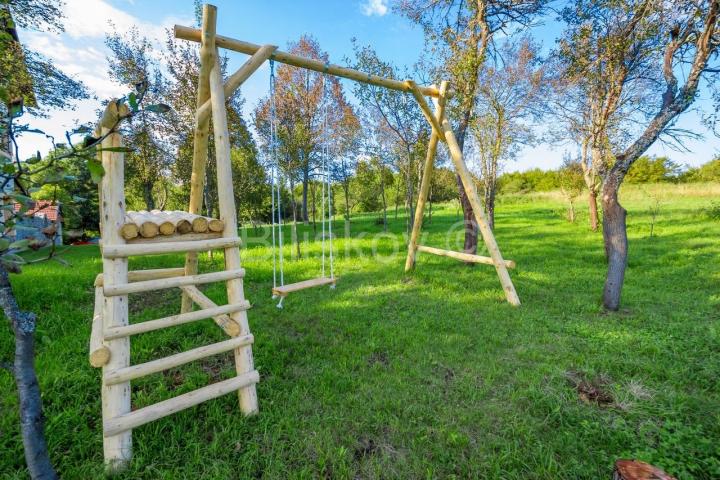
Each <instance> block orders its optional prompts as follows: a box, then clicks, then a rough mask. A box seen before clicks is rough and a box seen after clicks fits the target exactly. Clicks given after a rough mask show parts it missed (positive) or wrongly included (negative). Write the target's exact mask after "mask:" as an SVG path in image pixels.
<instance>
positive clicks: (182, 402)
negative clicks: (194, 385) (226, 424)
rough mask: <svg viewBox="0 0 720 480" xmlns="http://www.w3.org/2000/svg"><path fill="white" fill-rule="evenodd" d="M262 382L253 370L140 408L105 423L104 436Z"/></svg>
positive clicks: (109, 435) (124, 430)
mask: <svg viewBox="0 0 720 480" xmlns="http://www.w3.org/2000/svg"><path fill="white" fill-rule="evenodd" d="M259 381H260V374H259V373H258V371H257V370H253V371H250V372H247V373H244V374H242V375H238V376H237V377H233V378H230V379H228V380H224V381H222V382H217V383H213V384H212V385H208V386H207V387H202V388H199V389H197V390H194V391H192V392H188V393H184V394H182V395H179V396H177V397H175V398H171V399H169V400H164V401H162V402H158V403H156V404H154V405H150V406H149V407H144V408H140V409H138V410H135V411H134V412H131V413H126V414H124V415H121V416H119V417H115V418H111V419H109V420H105V421H104V422H103V435H104V436H105V437H106V438H107V437H111V436H113V435H117V434H119V433H122V432H126V431H128V430H131V429H133V428H135V427H139V426H140V425H145V424H146V423H149V422H152V421H153V420H157V419H159V418H163V417H166V416H168V415H172V414H173V413H176V412H179V411H182V410H185V409H186V408H190V407H193V406H195V405H198V404H200V403H202V402H206V401H208V400H212V399H213V398H217V397H221V396H223V395H225V394H228V393H230V392H234V391H236V390H240V389H244V388H246V387H248V386H250V385H254V384H256V383H258V382H259Z"/></svg>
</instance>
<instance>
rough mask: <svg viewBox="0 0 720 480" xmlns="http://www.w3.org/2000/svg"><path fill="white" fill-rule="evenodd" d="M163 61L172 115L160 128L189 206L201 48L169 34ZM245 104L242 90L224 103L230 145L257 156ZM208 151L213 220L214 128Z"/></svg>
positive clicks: (207, 188)
mask: <svg viewBox="0 0 720 480" xmlns="http://www.w3.org/2000/svg"><path fill="white" fill-rule="evenodd" d="M198 5H199V4H198ZM196 6H197V5H196ZM162 58H163V65H164V66H165V67H166V69H167V74H166V81H167V87H166V95H165V100H166V102H167V104H168V105H169V106H170V107H171V111H170V112H169V115H168V116H167V117H166V121H165V122H162V123H161V124H159V125H158V128H160V129H161V130H160V131H161V133H162V135H163V136H164V137H165V138H166V139H167V142H168V143H169V145H170V147H169V148H170V149H171V150H172V151H173V154H174V161H173V162H172V165H171V167H170V175H171V177H172V179H173V181H174V183H175V184H177V185H179V187H180V188H179V190H180V197H181V198H180V199H179V200H180V202H181V203H182V205H185V206H187V205H188V202H189V200H190V178H191V174H192V157H193V135H194V130H193V129H194V125H195V112H196V110H197V106H196V101H197V100H196V99H197V85H198V75H199V67H200V57H199V44H198V43H195V42H184V41H178V40H176V39H175V37H174V36H173V35H172V34H171V32H168V37H167V40H166V42H165V49H164V51H163V54H162ZM226 69H227V58H226V57H222V58H221V70H222V72H223V74H224V73H225V71H226ZM243 102H244V101H243V98H242V96H241V95H240V93H239V90H236V91H235V93H234V94H233V95H232V96H231V97H229V98H226V99H225V110H226V111H227V119H228V133H229V135H230V144H231V146H232V147H233V148H237V149H240V150H242V151H245V152H251V151H252V152H255V153H254V154H255V155H257V146H256V145H255V141H254V140H253V137H252V135H251V134H250V132H249V130H248V128H247V124H246V123H245V121H244V120H243V118H242V113H241V112H242V107H243ZM208 149H209V154H208V160H207V167H206V179H205V192H204V198H205V201H204V203H205V208H206V210H207V214H208V215H209V216H213V212H217V209H218V203H217V195H216V192H217V180H216V179H217V176H216V174H215V172H216V167H215V154H214V151H215V137H214V135H213V133H212V125H210V131H209V133H208ZM256 160H257V159H256ZM256 160H255V161H256ZM185 208H186V207H185Z"/></svg>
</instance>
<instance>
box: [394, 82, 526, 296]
mask: <svg viewBox="0 0 720 480" xmlns="http://www.w3.org/2000/svg"><path fill="white" fill-rule="evenodd" d="M406 83H407V84H408V86H409V87H410V88H411V89H412V94H413V96H414V97H415V99H416V100H417V102H418V104H419V105H420V109H421V110H422V112H423V115H424V116H425V118H426V119H427V121H428V123H429V124H430V126H431V127H432V133H431V134H430V142H429V144H428V149H427V155H426V157H425V164H424V166H423V175H422V181H421V184H420V192H419V194H418V201H417V206H416V207H415V221H414V222H413V229H412V232H411V234H410V241H409V242H408V253H407V258H406V260H405V271H406V272H407V271H410V270H412V269H413V268H414V266H415V260H416V257H417V252H418V251H423V252H426V253H432V254H435V255H441V256H446V257H452V258H456V259H458V260H461V261H465V262H473V263H486V264H487V263H489V264H492V265H494V266H495V270H496V271H497V275H498V278H499V279H500V284H501V285H502V287H503V290H504V291H505V298H506V299H507V301H508V302H509V303H510V304H511V305H514V306H519V305H520V298H519V297H518V295H517V292H516V291H515V286H514V285H513V283H512V280H511V279H510V274H509V273H508V270H507V269H508V267H514V266H515V262H512V261H506V260H504V259H503V257H502V254H501V253H500V248H499V247H498V245H497V242H496V241H495V236H494V235H493V232H492V229H490V226H489V225H488V223H487V220H486V219H485V212H484V209H483V206H482V203H481V201H480V196H479V195H478V193H477V188H476V187H475V183H474V182H473V179H472V175H471V174H470V171H469V170H468V168H467V165H466V163H465V160H464V159H463V154H462V150H461V149H460V146H459V145H458V143H457V140H456V139H455V134H454V133H453V131H452V128H451V127H450V122H449V120H448V118H447V116H446V115H445V103H446V101H447V91H448V83H447V82H442V83H441V84H440V89H439V95H438V97H437V98H434V99H433V103H434V104H435V111H434V112H433V111H432V110H431V109H430V106H429V105H428V104H427V102H426V101H425V97H424V96H423V93H422V92H421V91H420V89H419V88H418V87H417V85H415V83H414V82H411V81H407V82H406ZM441 140H442V141H444V142H445V143H446V144H447V147H448V151H449V153H450V158H451V159H452V162H453V165H454V166H455V171H456V172H457V174H458V175H459V176H460V180H461V181H462V185H463V188H464V189H465V193H466V194H467V197H468V199H469V200H470V205H471V206H472V209H473V213H474V215H475V221H476V222H477V224H478V226H479V227H480V233H481V234H482V238H483V241H484V242H485V246H486V247H487V249H488V252H490V258H488V257H483V256H481V255H474V254H470V253H465V252H454V251H451V250H441V249H439V248H434V247H428V246H425V245H419V244H418V239H419V237H420V231H421V229H422V222H423V216H424V210H425V203H426V202H427V198H428V194H429V192H430V184H431V182H432V174H433V166H434V163H435V156H436V153H437V146H438V142H439V141H441Z"/></svg>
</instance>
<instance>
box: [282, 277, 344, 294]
mask: <svg viewBox="0 0 720 480" xmlns="http://www.w3.org/2000/svg"><path fill="white" fill-rule="evenodd" d="M337 279H338V277H335V278H329V277H317V278H311V279H309V280H303V281H302V282H296V283H288V284H287V285H282V286H280V287H275V288H273V289H272V293H273V295H277V296H279V297H287V296H288V295H289V294H291V293H292V292H297V291H300V290H305V289H306V288H313V287H319V286H322V285H335V282H337Z"/></svg>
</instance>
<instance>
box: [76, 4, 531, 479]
mask: <svg viewBox="0 0 720 480" xmlns="http://www.w3.org/2000/svg"><path fill="white" fill-rule="evenodd" d="M216 19H217V8H216V7H214V6H212V5H204V6H203V18H202V28H201V29H194V28H189V27H183V26H177V25H176V26H175V37H176V38H179V39H184V40H189V41H194V42H198V43H200V72H199V79H198V96H197V113H196V117H195V126H194V146H193V167H192V176H191V189H190V204H189V207H188V211H187V212H167V213H162V212H126V211H125V192H124V185H125V178H124V154H123V152H122V150H121V149H119V148H118V147H121V146H122V137H121V135H120V133H119V132H118V131H116V130H113V128H114V127H115V125H117V120H118V118H119V117H121V116H123V115H124V114H125V113H127V112H124V111H122V109H123V108H124V107H118V104H117V103H116V102H111V103H110V104H109V105H108V107H107V109H106V110H105V112H104V114H103V117H102V119H101V120H100V122H99V124H98V127H97V129H96V134H97V135H107V136H106V137H105V139H104V140H103V142H102V149H101V151H100V152H99V153H98V156H99V157H100V159H101V161H102V165H103V167H104V169H105V175H104V176H103V178H102V181H101V184H100V231H101V237H102V242H101V252H102V266H103V272H102V273H101V274H99V275H98V277H97V278H96V281H95V312H94V316H93V321H92V331H91V336H90V355H89V356H90V363H91V365H93V366H94V367H102V382H101V383H102V386H101V391H102V418H103V448H104V457H105V462H106V464H107V465H108V467H109V468H110V469H121V468H123V467H124V466H125V465H126V464H127V463H128V462H129V460H130V459H131V457H132V429H134V428H136V427H139V426H141V425H144V424H146V423H149V422H151V421H153V420H157V419H159V418H162V417H165V416H167V415H170V414H172V413H175V412H179V411H181V410H184V409H186V408H189V407H191V406H194V405H198V404H199V403H202V402H204V401H207V400H210V399H213V398H217V397H219V396H222V395H225V394H227V393H230V392H233V391H237V392H238V396H239V403H240V410H241V411H242V412H243V413H244V414H245V415H253V414H256V413H257V412H258V402H257V394H256V390H255V384H256V383H258V381H259V374H258V372H257V370H255V367H254V363H253V355H252V343H253V336H252V335H251V333H250V329H249V325H248V319H247V311H248V310H249V309H250V308H251V306H250V304H249V303H248V302H247V300H246V299H245V296H244V290H243V278H244V277H245V270H244V269H243V268H242V267H241V263H240V252H239V249H238V247H239V246H240V244H241V241H240V238H238V228H237V214H236V209H235V200H234V195H233V183H232V169H231V164H230V142H229V136H228V127H227V113H226V111H225V99H226V98H228V97H229V96H231V95H232V94H233V92H234V91H235V90H236V89H237V88H238V87H239V86H240V85H241V84H242V83H243V82H244V81H245V80H247V79H248V78H249V77H250V76H251V75H252V74H253V73H254V72H255V71H256V70H257V69H258V68H259V67H260V66H261V65H262V64H263V63H264V62H265V61H267V60H270V59H271V60H274V61H275V62H280V63H284V64H287V65H291V66H295V67H300V68H306V69H309V70H313V71H317V72H323V73H326V74H330V75H335V76H338V77H343V78H347V79H350V80H355V81H358V82H364V83H368V84H371V85H376V86H380V87H384V88H389V89H393V90H398V91H402V92H408V93H411V94H412V95H413V96H414V97H415V98H416V99H417V101H418V103H419V105H420V108H421V109H422V111H423V114H424V115H425V117H426V118H427V120H428V122H429V123H430V125H431V126H432V136H431V138H430V144H429V148H428V153H427V158H426V161H425V166H424V174H423V178H422V186H421V189H420V198H419V200H418V205H417V210H416V212H415V224H414V228H413V232H412V236H411V238H410V243H409V245H408V256H407V262H406V270H409V269H411V268H412V267H413V265H414V263H415V256H416V252H417V251H424V252H427V253H435V254H439V255H445V256H450V257H453V258H457V259H459V260H463V261H466V262H467V261H470V262H476V263H488V264H492V265H494V266H495V268H496V270H497V273H498V276H499V277H500V282H501V284H502V286H503V288H504V290H505V295H506V297H507V300H508V301H509V302H510V303H511V304H513V305H519V303H520V302H519V299H518V297H517V294H516V292H515V288H514V287H513V284H512V282H511V280H510V276H509V274H508V272H507V267H508V266H512V265H513V264H512V262H507V261H505V260H503V258H502V256H501V254H500V250H499V249H498V246H497V244H496V242H495V239H494V237H493V235H492V231H491V230H490V229H489V228H488V226H487V223H486V221H485V217H484V214H483V209H482V205H481V203H480V199H479V197H478V194H477V191H476V189H475V185H474V184H473V181H472V177H471V176H470V172H469V171H468V169H467V167H466V165H465V162H464V160H463V157H462V152H461V151H460V149H459V148H458V145H457V142H456V140H455V136H454V134H453V132H452V130H451V128H450V123H449V122H448V120H447V117H446V116H445V112H444V109H445V103H446V99H447V95H448V84H447V82H443V83H442V84H441V85H440V87H439V88H436V87H435V86H430V87H421V86H418V85H416V84H415V83H414V82H413V81H411V80H407V81H404V82H403V81H398V80H392V79H387V78H381V77H378V76H375V75H369V74H366V73H363V72H360V71H357V70H353V69H349V68H344V67H340V66H337V65H331V64H326V63H323V62H321V61H318V60H313V59H308V58H303V57H300V56H297V55H292V54H290V53H285V52H282V51H279V50H278V49H277V47H276V46H273V45H264V46H259V45H255V44H252V43H247V42H243V41H240V40H235V39H232V38H228V37H223V36H219V35H216V33H215V30H216ZM219 48H225V49H227V50H232V51H237V52H241V53H244V54H248V55H251V57H250V58H249V59H248V60H247V62H245V64H243V65H242V66H241V67H240V68H239V69H238V70H237V71H236V72H234V73H233V74H232V75H230V76H229V77H228V78H227V80H225V82H224V83H223V78H222V73H221V68H220V61H219V58H220V57H219V53H218V49H219ZM425 96H429V97H432V98H433V100H434V102H435V111H434V112H433V111H432V110H431V109H430V107H429V105H428V104H427V102H426V100H425ZM211 116H212V121H213V132H214V139H215V154H216V164H217V191H218V205H219V213H220V215H219V216H220V218H218V219H212V218H207V217H203V216H202V215H201V213H200V212H201V209H202V203H203V190H204V187H205V185H204V183H205V171H206V164H207V156H208V134H209V122H210V118H211ZM440 140H443V141H445V142H446V143H447V145H448V148H449V151H450V155H451V157H452V160H453V163H454V165H455V168H456V170H457V172H458V174H459V175H460V177H461V179H462V182H463V186H464V187H465V191H466V193H467V195H468V197H469V198H470V201H471V204H472V206H473V210H474V212H475V218H476V220H477V222H478V225H479V226H480V229H481V232H482V236H483V239H484V241H485V244H486V246H487V248H488V250H489V252H490V255H491V257H489V258H488V257H481V256H477V255H469V254H466V253H460V252H451V251H447V250H439V249H435V248H432V247H426V246H422V245H418V244H417V240H418V237H419V233H420V228H421V225H422V218H423V208H424V204H425V201H426V199H427V195H428V191H429V186H430V178H431V174H432V170H433V162H434V159H435V152H436V149H437V144H438V142H439V141H440ZM210 225H213V227H212V228H211V227H210ZM209 250H222V251H223V253H224V258H225V262H224V269H223V270H221V271H218V272H211V273H201V274H199V273H198V257H197V254H198V252H204V251H209ZM171 253H185V254H186V260H185V266H184V268H182V267H180V268H162V269H153V270H136V271H129V269H128V258H129V257H135V256H145V255H159V254H171ZM213 282H225V283H226V290H227V299H228V303H227V305H217V304H216V303H215V302H213V301H212V300H211V299H210V298H208V297H207V296H205V295H204V294H203V293H202V292H201V291H200V290H199V289H198V288H197V286H198V285H203V284H208V283H213ZM316 283H317V282H315V281H314V279H311V280H309V281H305V282H300V283H299V284H289V285H284V286H283V287H284V289H283V290H280V291H277V292H276V294H279V295H287V294H288V293H290V292H291V291H297V290H299V289H302V288H309V287H312V286H316ZM320 283H322V284H327V282H324V281H323V282H320ZM170 288H179V289H180V290H181V292H182V307H181V311H180V313H179V314H176V315H172V316H168V317H164V318H160V319H156V320H149V321H144V322H141V323H133V324H130V323H129V311H128V295H130V294H137V293H142V292H149V291H154V290H160V289H170ZM194 305H197V306H198V307H199V308H200V309H199V310H193V306H194ZM210 318H212V319H213V320H214V321H215V323H216V324H217V325H218V326H219V327H220V328H221V329H222V330H223V331H224V332H225V333H226V334H227V335H228V336H229V337H230V338H229V339H227V340H224V341H221V342H218V343H214V344H211V345H206V346H201V347H198V348H194V349H192V350H188V351H185V352H181V353H177V354H174V355H171V356H168V357H165V358H160V359H157V360H152V361H148V362H145V363H141V364H137V365H130V337H131V336H132V335H138V334H142V333H147V332H151V331H155V330H159V329H163V328H168V327H173V326H178V325H182V324H186V323H190V322H195V321H199V320H205V319H210ZM229 351H233V352H234V358H235V369H236V376H234V377H232V378H230V379H227V380H223V381H220V382H217V383H214V384H211V385H208V386H205V387H202V388H199V389H197V390H194V391H191V392H188V393H184V394H182V395H179V396H176V397H173V398H170V399H168V400H164V401H161V402H159V403H156V404H154V405H150V406H146V407H142V408H138V409H135V410H133V409H132V406H131V388H130V382H131V381H132V380H135V379H138V378H141V377H144V376H147V375H150V374H153V373H158V372H163V371H166V370H168V369H171V368H175V367H178V366H180V365H184V364H186V363H189V362H193V361H196V360H200V359H203V358H205V357H208V356H211V355H217V354H220V353H224V352H229Z"/></svg>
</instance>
